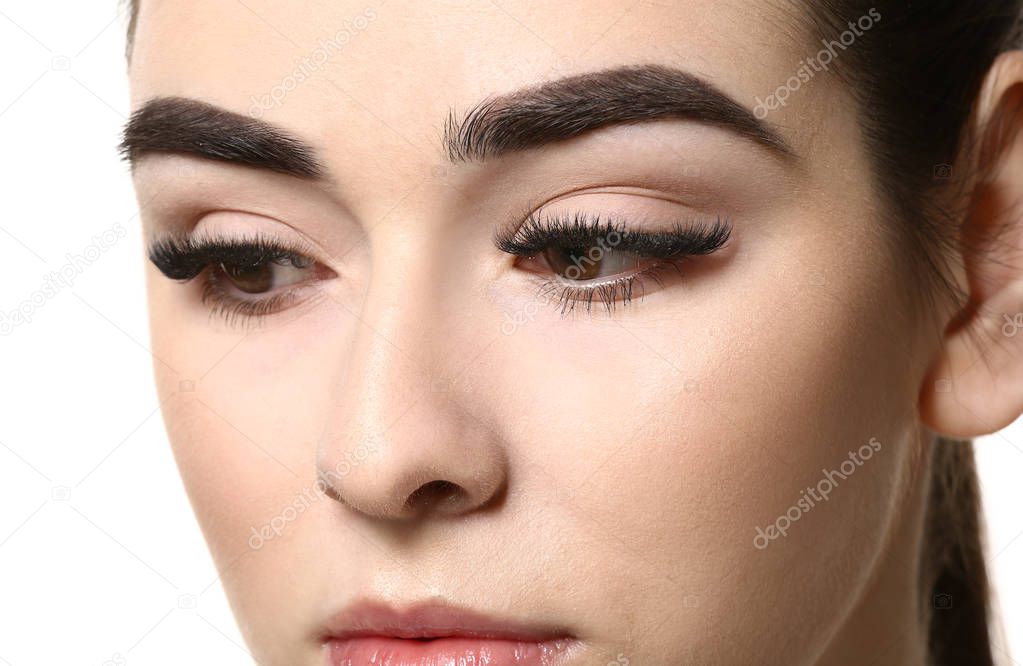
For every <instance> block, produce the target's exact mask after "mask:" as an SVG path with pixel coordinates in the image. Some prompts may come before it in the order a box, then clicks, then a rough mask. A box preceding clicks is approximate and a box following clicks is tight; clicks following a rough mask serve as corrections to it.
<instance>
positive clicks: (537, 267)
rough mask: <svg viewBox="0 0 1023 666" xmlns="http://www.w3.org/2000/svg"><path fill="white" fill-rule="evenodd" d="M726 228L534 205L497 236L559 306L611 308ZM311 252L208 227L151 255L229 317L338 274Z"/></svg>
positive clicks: (724, 235)
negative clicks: (547, 210) (545, 210)
mask: <svg viewBox="0 0 1023 666" xmlns="http://www.w3.org/2000/svg"><path fill="white" fill-rule="evenodd" d="M648 227H649V228H648ZM730 235H731V224H730V223H729V222H728V221H727V220H724V219H722V218H720V217H718V218H713V219H706V220H699V219H688V220H684V221H683V220H676V221H674V222H673V223H671V224H670V225H667V226H665V225H664V224H661V225H655V224H647V223H645V222H643V223H635V222H629V221H627V220H626V219H625V217H624V216H601V215H599V214H591V213H582V212H577V213H567V214H558V215H550V214H545V215H542V216H541V215H540V213H538V212H537V213H533V214H530V215H528V216H527V217H526V219H525V222H523V223H522V224H521V225H519V226H518V228H516V229H513V230H508V231H499V232H498V233H497V234H495V236H494V245H495V247H496V248H497V249H498V250H499V251H501V252H504V253H506V254H509V255H512V256H515V257H517V258H518V259H517V261H516V262H515V265H516V267H517V268H519V269H521V270H523V271H524V272H528V273H531V274H533V275H534V276H535V277H537V278H538V279H540V281H541V283H540V289H539V294H540V295H541V296H542V297H543V299H544V300H545V301H552V302H553V303H554V305H555V307H556V308H557V309H559V310H560V312H561V314H562V315H565V314H568V313H569V312H571V311H572V310H574V308H575V307H576V306H578V305H582V306H583V307H585V309H586V310H587V312H589V311H590V310H591V309H592V306H593V304H594V302H597V303H600V304H603V306H604V308H605V309H606V310H607V312H608V314H612V313H613V312H614V310H615V308H616V307H617V305H618V304H622V305H625V304H628V303H630V302H631V301H632V300H633V299H634V298H635V297H636V296H637V295H638V296H640V297H642V295H643V294H645V293H646V291H647V283H648V282H654V283H656V284H657V285H660V286H664V285H663V278H664V273H665V272H666V271H674V272H675V273H677V274H679V275H681V274H682V266H683V265H684V264H685V262H687V261H690V260H692V259H694V258H696V257H700V256H706V255H709V254H713V253H714V252H717V251H719V250H721V249H722V248H724V247H725V245H726V244H727V242H728V240H729V238H730ZM315 253H316V251H315V250H314V249H313V247H312V246H311V245H305V244H303V243H302V242H301V241H300V240H297V239H296V240H295V241H289V242H284V241H282V240H279V239H277V238H276V237H275V236H274V235H272V234H268V233H246V234H242V235H238V236H223V237H221V236H218V235H214V234H211V233H208V232H207V233H200V234H198V235H192V236H178V235H169V236H165V237H163V238H159V239H157V240H155V241H154V242H153V243H152V245H151V246H150V249H149V259H150V261H151V262H152V263H153V265H154V266H155V267H156V268H157V269H158V270H159V271H160V272H161V273H162V274H163V275H164V276H166V277H167V278H169V279H171V280H176V281H179V282H192V281H194V280H197V279H198V280H200V281H201V282H200V285H201V301H202V303H203V305H205V306H206V307H208V308H209V309H210V311H211V313H212V314H219V315H222V316H223V317H224V318H226V319H227V320H228V321H229V322H235V321H239V320H244V319H253V318H259V317H265V316H269V315H272V314H275V313H277V312H281V311H283V310H285V309H287V308H289V307H292V306H294V305H297V304H299V303H301V302H303V301H305V300H307V297H308V296H309V294H310V292H312V291H313V290H314V289H315V286H316V283H318V282H322V281H325V280H329V279H332V278H335V277H337V274H336V273H334V271H332V270H331V269H330V268H328V267H326V266H324V265H323V264H321V263H319V262H318V261H316V260H315V259H314V258H312V257H313V256H314V255H315Z"/></svg>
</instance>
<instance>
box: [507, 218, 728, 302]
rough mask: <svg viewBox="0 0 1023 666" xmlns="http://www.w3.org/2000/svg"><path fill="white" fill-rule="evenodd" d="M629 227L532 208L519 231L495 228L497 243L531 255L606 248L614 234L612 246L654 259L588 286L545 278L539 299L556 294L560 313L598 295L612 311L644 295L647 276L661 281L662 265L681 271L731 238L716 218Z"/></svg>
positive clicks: (524, 255) (724, 222)
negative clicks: (541, 212)
mask: <svg viewBox="0 0 1023 666" xmlns="http://www.w3.org/2000/svg"><path fill="white" fill-rule="evenodd" d="M628 227H629V225H628V224H627V223H626V221H625V220H624V219H616V218H610V219H607V220H602V219H601V217H600V216H599V215H595V216H590V215H588V214H585V213H576V214H575V215H573V216H570V217H560V216H547V217H544V218H541V217H539V216H538V215H537V214H536V213H534V214H532V215H530V216H529V217H528V218H527V219H526V222H525V223H524V224H523V225H522V226H521V227H520V228H519V229H518V230H514V231H511V232H499V233H498V234H497V235H496V236H495V244H496V245H497V247H498V249H500V250H501V251H503V252H506V253H508V254H511V255H514V256H517V257H520V258H523V259H535V258H537V257H538V256H541V255H543V254H544V253H545V252H548V251H550V250H552V249H558V250H562V251H565V250H576V249H579V248H596V247H598V246H600V247H604V243H605V242H608V243H609V239H611V238H617V242H614V243H609V244H611V245H613V251H618V252H628V253H631V254H633V255H635V256H636V257H637V258H640V259H644V260H653V262H654V263H653V264H652V265H651V266H649V267H647V268H644V269H642V270H638V271H636V272H634V273H632V274H630V275H623V276H621V277H617V278H611V279H608V280H605V281H601V282H597V283H595V284H593V285H591V286H582V285H571V284H566V283H565V281H564V279H558V277H555V278H553V279H552V278H545V279H544V280H543V282H542V283H541V285H540V288H539V290H538V297H540V298H543V299H548V298H550V297H552V296H553V297H554V298H553V300H554V301H555V303H556V304H557V306H558V308H559V309H560V311H561V314H562V315H563V316H564V315H567V314H569V313H570V312H572V311H573V310H574V309H575V307H576V305H578V304H580V303H582V304H584V305H585V308H586V311H587V312H590V310H591V309H592V306H593V301H594V300H595V299H599V301H600V302H601V303H602V304H603V305H604V308H605V309H606V310H607V313H608V314H609V315H610V314H613V313H614V309H615V307H616V305H617V304H618V303H621V304H623V305H627V304H628V303H630V302H631V301H632V300H633V297H634V293H635V292H636V291H637V289H638V290H639V291H640V294H641V296H642V293H643V292H644V291H645V290H644V285H645V283H646V280H652V281H653V282H655V283H657V284H658V285H661V284H662V282H661V273H662V272H663V271H664V270H668V269H674V270H675V271H676V272H678V273H679V274H681V265H682V264H683V263H684V262H685V261H686V260H689V259H692V258H693V257H697V256H705V255H709V254H713V253H714V252H717V251H718V250H720V249H722V248H723V247H724V246H725V245H726V244H727V242H728V239H729V238H730V237H731V229H732V227H731V223H730V222H729V221H727V220H725V219H722V218H720V217H718V218H716V219H714V220H713V221H709V222H706V221H684V222H682V221H676V222H675V223H674V224H672V225H671V227H669V228H668V229H667V230H665V231H632V230H629V228H628ZM587 254H589V253H587ZM573 258H575V259H576V264H575V265H576V266H578V264H579V262H581V261H582V260H581V259H579V258H577V257H575V256H574V255H573ZM545 261H546V260H545Z"/></svg>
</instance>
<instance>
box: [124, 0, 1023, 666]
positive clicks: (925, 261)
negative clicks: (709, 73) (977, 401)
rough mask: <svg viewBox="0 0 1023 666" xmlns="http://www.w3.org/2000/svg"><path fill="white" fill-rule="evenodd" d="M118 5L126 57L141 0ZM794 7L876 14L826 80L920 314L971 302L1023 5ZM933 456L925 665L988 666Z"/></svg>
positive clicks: (957, 462) (942, 461) (952, 504)
mask: <svg viewBox="0 0 1023 666" xmlns="http://www.w3.org/2000/svg"><path fill="white" fill-rule="evenodd" d="M122 1H123V2H124V3H125V4H126V5H127V8H128V11H129V28H128V45H127V49H128V56H129V58H130V54H131V50H132V42H133V38H134V33H135V26H136V23H137V19H138V4H139V0H122ZM801 2H803V3H805V7H803V8H802V11H803V12H804V13H805V14H806V15H807V16H806V17H805V18H806V19H807V27H808V28H809V30H810V32H811V33H812V34H814V35H815V36H817V37H819V38H820V39H823V40H825V41H830V40H834V39H836V37H837V36H838V35H840V34H841V33H843V32H845V31H846V30H847V29H849V28H850V27H851V26H850V21H852V22H856V21H858V20H859V19H860V18H861V17H868V16H869V17H872V18H873V17H875V16H879V17H880V20H874V21H872V22H871V27H870V28H869V29H867V30H861V31H859V32H857V37H856V41H855V43H854V44H852V45H851V46H848V47H846V46H845V45H844V44H843V45H842V47H841V48H842V50H841V52H840V53H839V54H838V57H837V59H836V60H835V66H834V72H833V73H834V74H835V75H836V76H838V77H840V78H841V79H842V80H844V81H845V82H846V83H847V84H848V86H849V88H850V90H851V91H852V93H853V98H854V100H855V103H856V104H857V105H858V108H859V114H858V116H859V119H860V126H861V130H862V133H863V136H864V137H865V142H866V144H867V145H866V147H867V148H868V149H869V151H868V152H869V154H870V155H871V157H872V159H873V160H874V165H873V166H874V182H875V186H876V189H877V191H878V193H879V195H880V197H881V199H882V200H883V201H884V202H885V204H886V208H887V210H888V212H889V217H890V218H891V219H890V220H888V222H890V224H889V225H887V228H889V229H891V230H892V231H893V232H895V233H896V234H897V235H898V236H899V237H900V240H901V242H900V244H899V247H900V248H901V249H903V251H904V252H905V255H906V258H907V259H908V260H909V264H910V268H909V269H908V270H909V271H911V273H912V275H915V276H917V277H918V278H919V279H917V280H916V281H914V284H915V287H916V289H917V290H918V298H916V299H915V302H916V303H918V304H920V306H921V313H931V314H933V313H937V312H939V311H940V308H939V307H938V302H939V299H940V298H941V295H942V294H943V293H944V294H945V295H946V296H948V297H949V298H950V299H951V301H952V303H953V304H955V307H956V308H958V309H962V308H965V307H967V305H968V303H967V302H966V295H965V294H963V293H961V291H960V290H959V289H958V288H957V287H956V286H955V285H954V283H953V281H952V278H951V274H952V270H951V269H952V267H953V266H954V264H955V262H956V261H957V257H960V256H961V255H962V253H963V252H965V251H969V248H967V247H964V242H963V240H962V235H961V231H962V225H963V223H964V221H965V220H966V218H967V215H968V212H969V211H968V210H967V209H964V208H961V207H958V206H955V205H952V206H949V205H948V204H947V202H948V201H950V200H951V199H954V197H949V196H947V195H948V194H949V191H950V190H951V189H953V188H954V187H955V185H956V184H957V183H959V184H961V183H966V182H969V178H970V176H971V174H969V173H968V166H967V165H968V164H969V160H968V159H964V155H968V154H969V153H970V150H969V149H970V146H969V142H968V139H969V138H970V137H969V135H968V134H969V133H968V131H967V125H968V121H969V119H970V118H971V115H972V114H973V112H974V107H975V102H976V100H977V97H978V95H979V92H980V88H981V85H982V83H983V80H984V77H985V75H986V73H987V72H988V70H989V69H990V67H991V65H992V64H993V63H994V61H995V59H996V58H997V57H998V55H999V54H1001V53H1003V52H1006V51H1009V50H1012V49H1014V48H1017V47H1019V46H1020V45H1021V41H1023V0H983V1H982V2H977V1H972V2H968V1H967V0H926V1H924V2H914V1H913V0H801ZM832 43H833V42H832ZM836 50H837V49H836ZM953 165H955V166H954V167H953ZM953 168H954V169H956V170H957V171H959V170H963V169H965V170H966V172H965V173H955V174H953V173H952V172H951V170H952V169H953ZM953 176H954V177H953ZM931 453H932V455H931V456H930V463H929V477H928V479H927V482H928V501H927V509H926V515H925V519H924V520H925V524H924V544H923V548H922V551H921V561H920V565H921V566H920V572H921V574H920V580H919V590H920V599H919V606H920V611H921V618H920V620H921V623H922V624H923V626H924V627H925V628H926V636H927V643H928V645H927V648H928V651H929V661H930V663H931V664H933V665H935V666H960V665H963V666H966V665H969V666H990V665H992V664H993V663H994V661H993V657H992V647H991V622H990V616H991V613H992V609H991V607H990V606H991V603H990V591H989V584H988V576H987V569H986V566H985V560H984V547H983V535H982V532H983V529H982V526H983V521H982V518H981V500H980V492H979V489H978V482H977V475H976V467H975V463H974V455H973V445H972V442H970V441H963V440H951V439H945V438H938V439H937V441H936V442H935V444H934V446H933V447H932V449H931Z"/></svg>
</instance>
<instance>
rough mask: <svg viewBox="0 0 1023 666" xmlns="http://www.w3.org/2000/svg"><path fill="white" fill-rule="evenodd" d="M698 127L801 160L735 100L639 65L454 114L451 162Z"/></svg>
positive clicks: (685, 76)
mask: <svg viewBox="0 0 1023 666" xmlns="http://www.w3.org/2000/svg"><path fill="white" fill-rule="evenodd" d="M673 118H674V119H684V120H693V121H696V122H701V123H705V124H709V125H713V126H717V127H721V128H724V129H727V130H730V131H732V132H734V133H736V134H738V135H739V136H742V137H744V138H746V139H749V140H751V141H753V142H754V143H756V144H759V145H761V146H764V147H765V148H767V149H769V150H770V151H771V152H772V153H774V154H775V155H776V156H779V157H783V158H792V157H794V156H795V153H794V152H793V151H792V149H791V148H790V147H789V145H788V144H787V143H786V142H785V140H784V139H782V137H781V136H780V135H778V133H777V132H775V131H774V130H773V129H771V127H769V126H768V125H767V124H766V123H764V122H762V121H761V120H760V119H758V118H757V116H756V115H754V114H753V112H751V111H749V110H747V109H746V108H745V107H744V106H742V105H741V104H739V103H738V102H737V101H735V100H734V99H732V98H731V97H729V96H728V95H726V94H725V93H723V92H721V91H720V90H718V89H717V88H715V87H714V86H712V85H711V84H709V83H707V82H706V81H703V80H702V79H700V78H698V77H696V76H694V75H692V74H689V73H687V72H685V71H683V70H679V69H675V68H671V67H666V66H663V65H636V66H626V67H619V68H613V69H606V70H602V71H598V72H592V73H587V74H581V75H576V76H571V77H567V78H563V79H557V80H555V81H551V82H549V83H544V84H541V85H539V86H535V87H531V88H527V89H524V90H521V91H518V92H514V93H511V94H507V95H501V96H496V97H492V98H490V99H488V100H485V101H484V102H481V103H480V104H478V105H476V106H475V107H474V108H472V109H471V110H470V111H469V112H468V113H467V114H465V116H464V117H463V118H462V119H461V120H459V119H457V118H456V115H455V112H454V111H451V112H450V113H449V115H448V120H447V123H446V126H445V131H444V143H445V146H446V149H447V153H448V158H449V159H450V160H451V161H452V162H460V161H470V160H485V159H487V158H492V157H498V156H500V155H503V154H506V153H509V152H513V151H518V150H524V149H528V148H535V147H539V146H541V145H544V144H548V143H552V142H555V141H562V140H565V139H570V138H573V137H576V136H579V135H580V134H583V133H586V132H591V131H593V130H596V129H599V128H602V127H607V126H610V125H621V124H634V123H642V122H649V121H654V120H664V119H673Z"/></svg>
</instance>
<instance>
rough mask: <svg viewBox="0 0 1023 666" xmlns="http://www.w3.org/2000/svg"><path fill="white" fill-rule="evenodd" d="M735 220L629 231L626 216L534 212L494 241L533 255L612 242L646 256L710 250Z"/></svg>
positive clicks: (521, 254) (504, 247)
mask: <svg viewBox="0 0 1023 666" xmlns="http://www.w3.org/2000/svg"><path fill="white" fill-rule="evenodd" d="M731 232H732V227H731V224H730V223H729V222H728V221H727V220H724V219H722V218H720V217H718V218H717V219H716V220H715V221H714V222H713V223H712V224H710V225H707V224H705V223H690V222H675V223H674V224H673V225H672V226H671V227H670V228H669V229H667V230H665V231H630V230H628V229H627V227H626V223H625V221H624V220H617V219H614V218H611V219H607V220H603V221H602V220H601V218H600V216H599V215H598V216H590V215H588V214H585V213H576V214H574V215H573V216H572V217H570V218H566V217H563V216H557V215H547V216H546V217H543V218H541V217H539V216H538V215H536V214H533V215H530V216H529V217H528V218H527V219H526V221H525V223H523V225H522V226H521V227H520V228H519V229H518V230H516V231H514V232H511V233H500V232H499V233H498V235H497V236H496V237H495V240H494V242H495V244H496V245H497V247H498V249H500V250H501V251H502V252H506V253H508V254H512V255H515V256H519V257H527V258H528V257H535V256H536V255H538V254H540V253H541V252H543V251H545V250H549V249H562V250H565V249H575V248H587V247H593V246H602V247H606V246H611V249H614V250H618V251H624V252H632V253H635V254H637V255H640V256H642V257H644V258H647V259H672V258H676V257H680V256H701V255H707V254H711V253H713V252H716V251H717V250H720V249H721V248H722V247H724V245H725V243H727V242H728V238H729V237H730V236H731Z"/></svg>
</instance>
